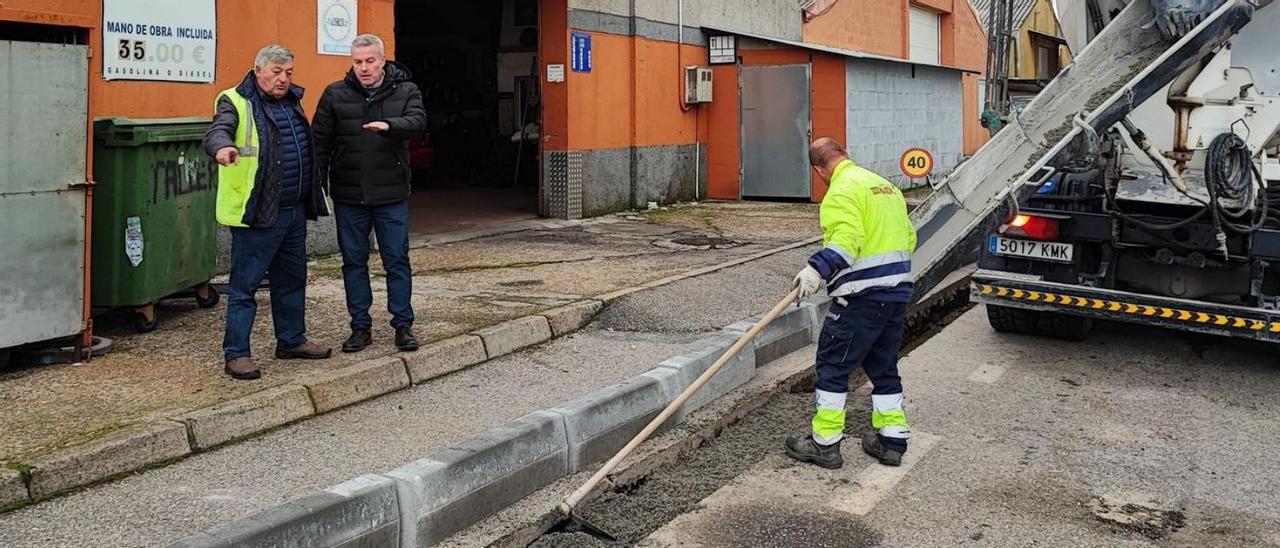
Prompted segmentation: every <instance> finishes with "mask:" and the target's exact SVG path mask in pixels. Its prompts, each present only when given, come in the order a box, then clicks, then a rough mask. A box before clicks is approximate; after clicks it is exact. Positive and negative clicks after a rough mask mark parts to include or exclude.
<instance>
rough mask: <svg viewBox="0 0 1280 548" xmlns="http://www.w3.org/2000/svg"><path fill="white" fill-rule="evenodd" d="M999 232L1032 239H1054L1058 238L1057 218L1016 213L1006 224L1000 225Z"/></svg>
mask: <svg viewBox="0 0 1280 548" xmlns="http://www.w3.org/2000/svg"><path fill="white" fill-rule="evenodd" d="M1000 234H1003V235H1005V236H1020V237H1023V238H1031V239H1032V240H1056V239H1058V220H1057V219H1049V218H1047V217H1037V216H1035V215H1018V216H1016V217H1014V218H1013V220H1012V221H1009V222H1008V223H1007V224H1003V225H1000Z"/></svg>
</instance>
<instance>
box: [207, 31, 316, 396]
mask: <svg viewBox="0 0 1280 548" xmlns="http://www.w3.org/2000/svg"><path fill="white" fill-rule="evenodd" d="M301 101H302V88H301V87H298V86H296V85H294V84H293V52H292V51H290V50H289V48H286V47H284V46H281V45H278V44H271V45H268V46H265V47H263V48H262V49H261V50H258V55H257V57H256V58H255V60H254V65H253V70H251V71H249V73H248V74H246V75H245V77H244V80H242V81H241V82H240V85H238V86H236V87H233V88H230V89H227V90H224V91H222V92H221V93H219V94H218V96H217V98H216V99H215V100H214V115H213V122H212V123H210V124H209V129H208V131H207V132H206V133H205V136H204V148H205V151H206V152H208V153H209V156H211V157H213V158H214V160H215V161H217V162H218V196H217V204H216V205H215V209H216V213H215V217H216V218H217V220H218V222H219V223H221V224H223V225H226V226H228V227H230V231H231V279H230V283H228V284H227V327H226V333H225V335H224V336H223V339H222V353H223V358H224V360H225V365H224V366H223V372H225V373H226V374H227V375H229V376H230V377H231V378H233V379H238V380H253V379H257V378H260V377H261V376H262V371H260V370H259V369H258V366H257V365H256V364H255V362H254V361H253V358H252V356H251V354H252V352H251V351H250V345H249V336H250V334H251V333H252V331H253V322H254V319H255V318H256V317H257V314H258V301H257V299H256V298H255V296H254V295H255V294H256V293H257V291H258V286H259V284H261V282H262V279H263V278H264V277H267V276H268V275H269V276H270V280H271V319H272V322H271V323H272V325H273V326H274V328H275V334H276V351H275V357H276V359H281V360H284V359H306V360H319V359H324V358H328V357H329V355H330V352H331V351H330V349H329V348H327V347H325V346H321V345H319V344H316V343H313V342H310V341H308V340H307V329H306V310H305V307H306V303H307V298H306V297H307V247H306V246H307V221H308V220H315V219H316V218H317V217H318V216H322V215H327V214H328V211H327V207H326V204H325V199H324V189H323V188H322V186H321V185H320V179H319V176H318V174H317V173H316V161H315V153H314V150H315V147H314V146H312V144H313V142H314V139H313V138H312V135H311V124H310V123H309V122H307V114H306V112H305V111H303V110H302V104H301ZM268 272H269V273H270V274H268Z"/></svg>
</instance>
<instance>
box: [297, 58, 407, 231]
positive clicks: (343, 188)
mask: <svg viewBox="0 0 1280 548" xmlns="http://www.w3.org/2000/svg"><path fill="white" fill-rule="evenodd" d="M385 71H386V74H385V76H384V79H383V81H382V86H381V87H379V88H377V90H375V91H373V93H372V94H370V93H369V91H368V90H366V89H365V88H364V86H362V85H360V81H359V80H357V79H356V76H355V73H354V72H352V71H348V72H347V77H346V78H344V79H342V80H340V81H338V82H334V83H332V84H329V87H327V88H325V90H324V95H323V96H321V97H320V106H319V107H317V109H316V119H315V122H314V123H313V124H312V127H313V128H314V130H315V137H316V138H315V141H314V142H315V145H316V146H315V149H316V157H317V159H318V168H319V172H320V176H321V177H327V180H328V182H329V191H330V193H331V195H332V196H333V201H334V202H339V203H344V204H360V205H370V206H374V205H385V204H393V203H396V202H401V201H403V200H405V199H407V198H409V189H410V187H409V179H410V168H409V140H410V139H411V138H413V137H415V136H417V135H418V134H420V133H422V132H423V131H425V130H426V128H427V113H426V111H425V110H424V109H423V108H422V92H421V91H419V90H418V86H417V84H414V83H413V82H412V81H411V80H410V79H411V75H410V74H409V69H407V68H405V67H404V66H403V65H401V64H399V63H396V62H395V61H387V64H386V68H385ZM376 121H382V122H386V123H387V125H389V126H391V130H390V131H384V132H373V131H369V130H366V129H363V127H362V126H364V124H367V123H369V122H376Z"/></svg>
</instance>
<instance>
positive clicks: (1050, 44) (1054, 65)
mask: <svg viewBox="0 0 1280 548" xmlns="http://www.w3.org/2000/svg"><path fill="white" fill-rule="evenodd" d="M1033 38H1034V40H1033V42H1032V43H1033V44H1035V48H1036V57H1035V59H1036V67H1035V69H1036V70H1035V72H1036V79H1037V80H1052V79H1054V78H1055V77H1057V76H1058V72H1060V71H1061V68H1060V66H1061V63H1060V62H1059V60H1058V49H1059V48H1058V43H1057V42H1055V41H1053V40H1049V39H1046V38H1042V37H1040V36H1033Z"/></svg>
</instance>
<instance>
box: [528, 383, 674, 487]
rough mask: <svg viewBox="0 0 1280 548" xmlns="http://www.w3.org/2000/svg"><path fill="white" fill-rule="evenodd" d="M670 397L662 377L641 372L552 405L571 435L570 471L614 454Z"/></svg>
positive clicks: (582, 468)
mask: <svg viewBox="0 0 1280 548" xmlns="http://www.w3.org/2000/svg"><path fill="white" fill-rule="evenodd" d="M671 376H672V377H675V376H676V375H674V374H673V375H671ZM673 380H674V379H673ZM671 399H672V397H671V393H670V391H668V390H666V389H665V388H664V387H663V383H662V382H660V381H659V379H657V378H654V377H650V376H644V375H641V376H639V377H633V378H632V379H630V380H628V381H626V382H622V383H619V384H615V385H612V386H608V387H605V388H602V389H600V390H597V391H595V392H593V393H591V394H588V395H586V396H583V397H581V398H578V399H576V400H573V401H571V402H568V403H565V404H562V405H559V406H557V407H554V408H552V409H551V412H552V413H556V414H558V415H560V416H561V419H562V420H563V421H564V425H565V434H566V435H567V436H568V444H569V473H570V474H573V473H576V472H580V471H582V470H584V469H586V468H587V467H588V466H590V464H591V463H593V462H600V461H603V460H605V459H607V458H609V457H611V456H613V454H614V453H616V452H617V451H618V450H619V449H621V448H622V447H623V446H625V445H626V444H627V442H628V441H631V438H632V437H635V435H636V434H638V433H639V432H640V430H642V429H644V427H645V425H647V424H649V421H651V420H653V418H654V417H656V416H658V413H660V412H661V411H662V408H663V407H666V406H667V404H668V403H670V402H671Z"/></svg>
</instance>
